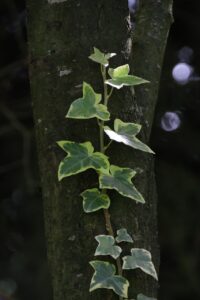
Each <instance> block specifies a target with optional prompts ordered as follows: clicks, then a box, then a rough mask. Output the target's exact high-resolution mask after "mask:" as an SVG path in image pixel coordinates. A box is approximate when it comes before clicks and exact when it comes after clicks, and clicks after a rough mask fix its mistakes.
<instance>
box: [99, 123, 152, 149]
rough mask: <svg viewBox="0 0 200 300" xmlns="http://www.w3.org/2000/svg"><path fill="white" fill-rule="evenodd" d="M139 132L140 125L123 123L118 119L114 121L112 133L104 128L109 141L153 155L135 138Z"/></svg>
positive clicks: (108, 128)
mask: <svg viewBox="0 0 200 300" xmlns="http://www.w3.org/2000/svg"><path fill="white" fill-rule="evenodd" d="M140 130H141V125H139V124H135V123H125V122H122V121H121V120H120V119H116V120H115V121H114V131H113V130H112V129H110V127H108V126H105V127H104V132H105V133H106V134H107V135H108V136H109V138H110V139H111V140H113V141H116V142H119V143H123V144H125V145H127V146H130V147H132V148H134V149H138V150H141V151H144V152H149V153H154V152H153V151H152V150H151V149H150V148H149V147H148V146H147V145H146V144H144V143H143V142H141V141H140V140H139V139H138V138H136V135H137V134H138V133H139V132H140Z"/></svg>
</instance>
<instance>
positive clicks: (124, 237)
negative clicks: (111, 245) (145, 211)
mask: <svg viewBox="0 0 200 300" xmlns="http://www.w3.org/2000/svg"><path fill="white" fill-rule="evenodd" d="M116 241H117V243H121V242H127V243H133V239H132V237H131V236H130V234H128V232H127V230H126V229H125V228H121V229H119V230H117V237H116Z"/></svg>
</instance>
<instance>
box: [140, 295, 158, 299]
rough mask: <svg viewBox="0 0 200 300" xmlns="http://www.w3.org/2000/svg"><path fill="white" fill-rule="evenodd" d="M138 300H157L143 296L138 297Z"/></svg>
mask: <svg viewBox="0 0 200 300" xmlns="http://www.w3.org/2000/svg"><path fill="white" fill-rule="evenodd" d="M137 300H157V299H156V298H151V297H147V296H145V295H143V294H139V295H137Z"/></svg>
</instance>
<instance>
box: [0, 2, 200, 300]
mask: <svg viewBox="0 0 200 300" xmlns="http://www.w3.org/2000/svg"><path fill="white" fill-rule="evenodd" d="M26 17H27V12H26V7H25V0H1V2H0V44H1V47H0V141H1V147H0V154H1V155H0V185H1V189H0V191H1V193H0V300H11V299H12V300H27V299H29V300H35V299H38V300H51V299H52V293H51V284H50V276H49V272H48V267H47V262H46V248H45V237H44V229H43V228H44V225H43V215H42V200H41V190H40V183H39V175H38V169H37V155H36V147H35V140H34V128H33V120H32V103H31V98H30V89H29V79H28V46H27V36H26ZM174 18H175V22H174V24H173V26H172V29H171V31H170V37H169V41H168V46H167V51H166V55H165V61H164V68H163V72H162V78H161V88H160V94H159V100H158V105H157V110H156V114H155V121H154V127H153V132H152V137H151V145H152V148H153V149H154V151H155V152H156V154H157V155H156V178H157V185H158V195H159V204H158V210H159V236H160V244H161V268H160V291H159V299H160V300H169V299H170V300H175V299H176V300H179V299H180V300H186V299H187V300H188V299H198V297H200V284H199V282H200V271H199V270H200V267H199V262H200V255H199V252H200V234H199V230H200V218H199V213H200V188H199V186H200V185H199V179H200V117H199V115H200V87H199V83H200V35H199V29H200V1H199V0H174ZM152 234H153V233H152Z"/></svg>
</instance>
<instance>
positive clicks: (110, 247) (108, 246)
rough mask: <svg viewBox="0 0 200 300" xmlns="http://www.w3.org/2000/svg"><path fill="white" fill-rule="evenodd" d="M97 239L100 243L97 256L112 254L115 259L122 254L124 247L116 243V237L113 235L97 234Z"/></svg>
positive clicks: (96, 252)
mask: <svg viewBox="0 0 200 300" xmlns="http://www.w3.org/2000/svg"><path fill="white" fill-rule="evenodd" d="M95 239H96V240H97V242H98V243H99V245H98V247H97V249H96V251H95V254H94V255H95V256H97V255H110V256H112V257H113V258H114V259H117V258H118V257H119V256H120V253H121V252H122V249H121V248H120V247H119V246H116V245H115V239H114V238H113V237H112V236H111V235H97V236H96V237H95Z"/></svg>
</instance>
